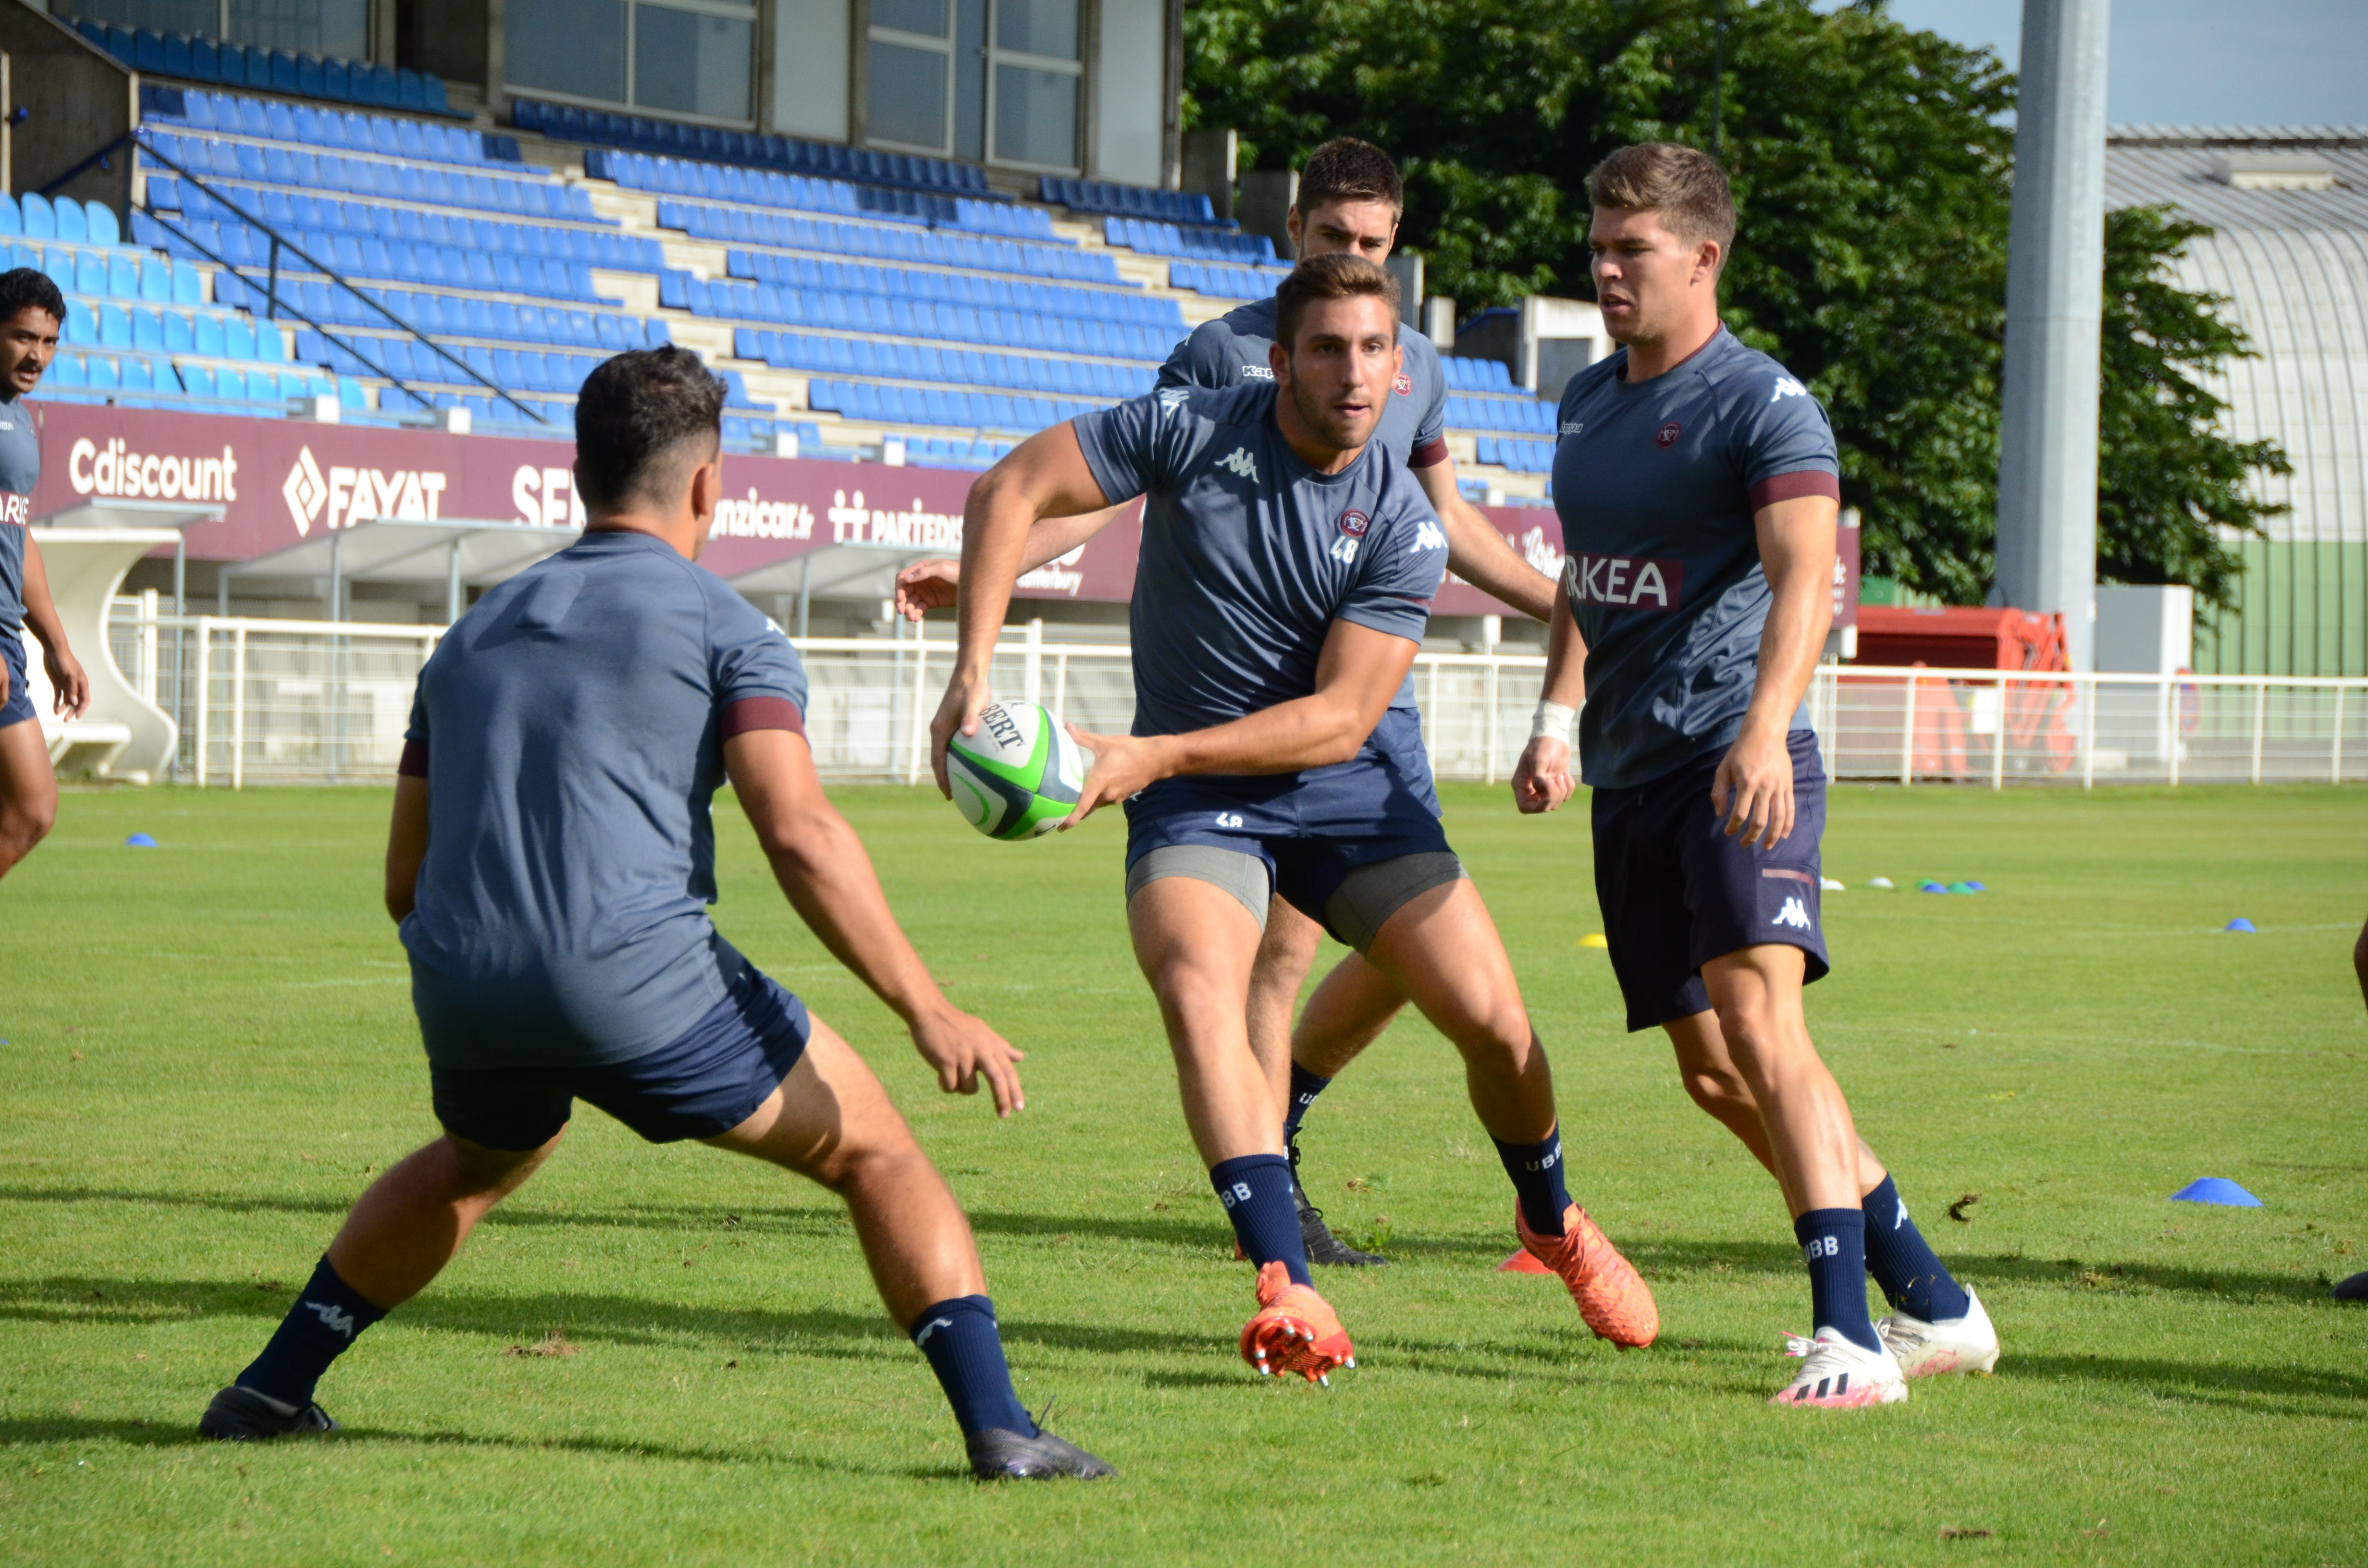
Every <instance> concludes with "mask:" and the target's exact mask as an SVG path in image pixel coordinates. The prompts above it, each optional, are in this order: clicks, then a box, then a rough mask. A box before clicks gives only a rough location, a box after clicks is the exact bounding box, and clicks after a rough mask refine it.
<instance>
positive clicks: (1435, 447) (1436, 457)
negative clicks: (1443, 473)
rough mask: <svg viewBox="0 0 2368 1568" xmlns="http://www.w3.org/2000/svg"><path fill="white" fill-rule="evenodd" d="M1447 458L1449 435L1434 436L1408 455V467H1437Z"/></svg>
mask: <svg viewBox="0 0 2368 1568" xmlns="http://www.w3.org/2000/svg"><path fill="white" fill-rule="evenodd" d="M1446 460H1447V437H1444V436H1434V437H1431V438H1430V439H1429V440H1428V441H1425V442H1424V443H1423V444H1422V445H1421V446H1419V447H1417V448H1416V449H1414V450H1413V451H1412V452H1411V453H1409V454H1407V457H1406V467H1408V468H1436V467H1438V466H1439V465H1440V463H1443V462H1445V461H1446Z"/></svg>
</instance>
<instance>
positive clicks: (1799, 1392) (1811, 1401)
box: [1768, 1328, 1907, 1410]
mask: <svg viewBox="0 0 2368 1568" xmlns="http://www.w3.org/2000/svg"><path fill="white" fill-rule="evenodd" d="M1793 1345H1794V1346H1799V1348H1798V1349H1795V1350H1792V1351H1789V1352H1788V1353H1790V1354H1793V1355H1798V1356H1799V1357H1800V1358H1801V1369H1800V1371H1798V1372H1797V1373H1795V1374H1793V1381H1791V1382H1789V1383H1787V1384H1785V1385H1784V1387H1783V1389H1782V1391H1781V1392H1778V1393H1777V1394H1776V1395H1775V1396H1774V1397H1773V1398H1771V1399H1770V1400H1769V1402H1768V1403H1770V1404H1782V1405H1792V1406H1813V1407H1815V1408H1817V1409H1821V1410H1855V1409H1857V1408H1858V1407H1859V1406H1861V1405H1865V1404H1897V1403H1899V1402H1900V1401H1901V1400H1903V1399H1906V1398H1907V1378H1906V1377H1905V1376H1904V1375H1902V1373H1901V1372H1900V1369H1899V1363H1898V1362H1897V1361H1896V1359H1894V1358H1893V1357H1892V1354H1891V1352H1890V1351H1889V1350H1887V1349H1885V1350H1868V1349H1865V1348H1863V1347H1861V1346H1858V1345H1856V1344H1853V1343H1852V1342H1851V1341H1850V1340H1849V1339H1847V1338H1844V1337H1843V1335H1842V1334H1841V1332H1840V1331H1839V1329H1831V1328H1821V1329H1819V1330H1817V1336H1816V1338H1815V1339H1796V1340H1793Z"/></svg>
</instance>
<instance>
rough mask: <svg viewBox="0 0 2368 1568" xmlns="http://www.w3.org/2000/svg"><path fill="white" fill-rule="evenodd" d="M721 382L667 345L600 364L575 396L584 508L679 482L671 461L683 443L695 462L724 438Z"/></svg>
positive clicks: (655, 497) (667, 499)
mask: <svg viewBox="0 0 2368 1568" xmlns="http://www.w3.org/2000/svg"><path fill="white" fill-rule="evenodd" d="M725 391H726V389H725V387H724V384H723V381H721V380H720V379H718V378H717V377H715V376H713V375H712V374H710V373H709V371H708V369H707V367H706V365H705V364H704V363H702V362H701V361H700V358H699V356H698V355H696V354H694V353H692V352H691V351H690V350H689V349H688V348H683V347H677V346H676V345H673V344H668V345H667V346H666V347H664V348H636V349H634V350H632V352H630V353H626V354H620V355H617V356H616V357H615V358H609V359H604V360H602V361H601V362H600V363H599V364H598V365H597V366H595V367H594V368H593V370H592V373H591V374H590V375H589V376H586V378H585V379H584V390H583V391H581V392H578V393H576V395H575V487H576V489H577V491H578V492H579V493H580V494H582V495H583V497H584V504H585V505H586V506H621V505H622V504H624V503H625V502H627V501H630V500H633V499H636V498H642V499H647V500H652V501H656V502H659V503H661V504H665V503H671V502H672V501H673V500H674V499H675V497H674V496H672V495H669V494H661V492H662V491H663V490H665V489H666V488H667V487H668V486H669V485H671V484H673V483H679V481H678V479H677V476H676V475H675V474H674V473H672V472H668V470H669V467H670V466H679V465H678V463H677V464H673V465H670V464H669V460H670V459H674V458H675V457H676V454H677V449H678V448H680V447H682V446H683V445H685V444H686V443H688V442H691V441H699V442H700V460H702V461H703V460H705V456H706V454H708V453H710V452H712V450H714V449H715V448H717V447H718V446H720V445H721V444H722V442H723V398H724V393H725Z"/></svg>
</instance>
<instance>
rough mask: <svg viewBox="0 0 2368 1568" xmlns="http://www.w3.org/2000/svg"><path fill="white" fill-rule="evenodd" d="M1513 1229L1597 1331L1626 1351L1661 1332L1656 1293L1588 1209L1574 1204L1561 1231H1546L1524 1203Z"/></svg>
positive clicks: (1516, 1210) (1564, 1215) (1515, 1214)
mask: <svg viewBox="0 0 2368 1568" xmlns="http://www.w3.org/2000/svg"><path fill="white" fill-rule="evenodd" d="M1513 1228H1514V1230H1515V1231H1517V1232H1519V1233H1520V1238H1521V1246H1522V1248H1523V1250H1525V1251H1526V1252H1528V1253H1529V1255H1530V1256H1531V1257H1534V1258H1536V1259H1537V1260H1538V1261H1539V1262H1540V1263H1543V1264H1544V1265H1545V1266H1546V1267H1548V1268H1551V1269H1553V1270H1554V1272H1555V1273H1556V1274H1559V1275H1561V1276H1562V1282H1563V1283H1564V1284H1565V1285H1566V1286H1568V1287H1569V1288H1570V1299H1571V1300H1572V1301H1577V1303H1578V1315H1579V1316H1580V1317H1582V1318H1584V1319H1586V1320H1587V1326H1588V1327H1589V1328H1591V1329H1593V1330H1594V1331H1595V1337H1596V1338H1598V1339H1608V1340H1610V1341H1611V1343H1612V1344H1614V1345H1616V1346H1620V1348H1621V1349H1622V1350H1641V1349H1643V1348H1644V1347H1645V1346H1647V1345H1650V1344H1652V1343H1653V1339H1654V1336H1655V1335H1658V1334H1659V1333H1660V1332H1661V1311H1660V1309H1659V1308H1658V1307H1656V1306H1655V1305H1654V1304H1653V1292H1652V1290H1650V1289H1649V1288H1648V1287H1647V1286H1646V1285H1645V1281H1644V1279H1643V1278H1641V1277H1639V1276H1638V1274H1637V1273H1636V1268H1635V1266H1634V1264H1631V1263H1630V1262H1629V1261H1628V1260H1627V1259H1626V1258H1624V1257H1622V1256H1620V1249H1619V1248H1618V1247H1615V1246H1613V1245H1612V1244H1611V1237H1609V1236H1607V1235H1605V1234H1604V1233H1603V1232H1602V1231H1601V1229H1600V1228H1599V1227H1598V1226H1597V1225H1596V1223H1595V1221H1592V1220H1590V1219H1588V1217H1587V1210H1584V1209H1581V1208H1580V1207H1579V1206H1578V1205H1577V1204H1576V1203H1574V1204H1572V1205H1571V1206H1570V1207H1569V1208H1567V1209H1565V1210H1563V1211H1562V1234H1561V1235H1558V1236H1542V1235H1540V1234H1538V1233H1536V1232H1535V1231H1532V1230H1531V1229H1530V1222H1529V1221H1528V1219H1526V1218H1525V1217H1524V1216H1523V1215H1522V1213H1521V1206H1520V1204H1519V1203H1515V1204H1514V1205H1513Z"/></svg>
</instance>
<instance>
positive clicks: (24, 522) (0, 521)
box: [0, 490, 33, 528]
mask: <svg viewBox="0 0 2368 1568" xmlns="http://www.w3.org/2000/svg"><path fill="white" fill-rule="evenodd" d="M32 521H33V498H32V497H31V496H29V495H17V494H12V493H10V492H8V491H5V490H0V528H29V527H31V526H32Z"/></svg>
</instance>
